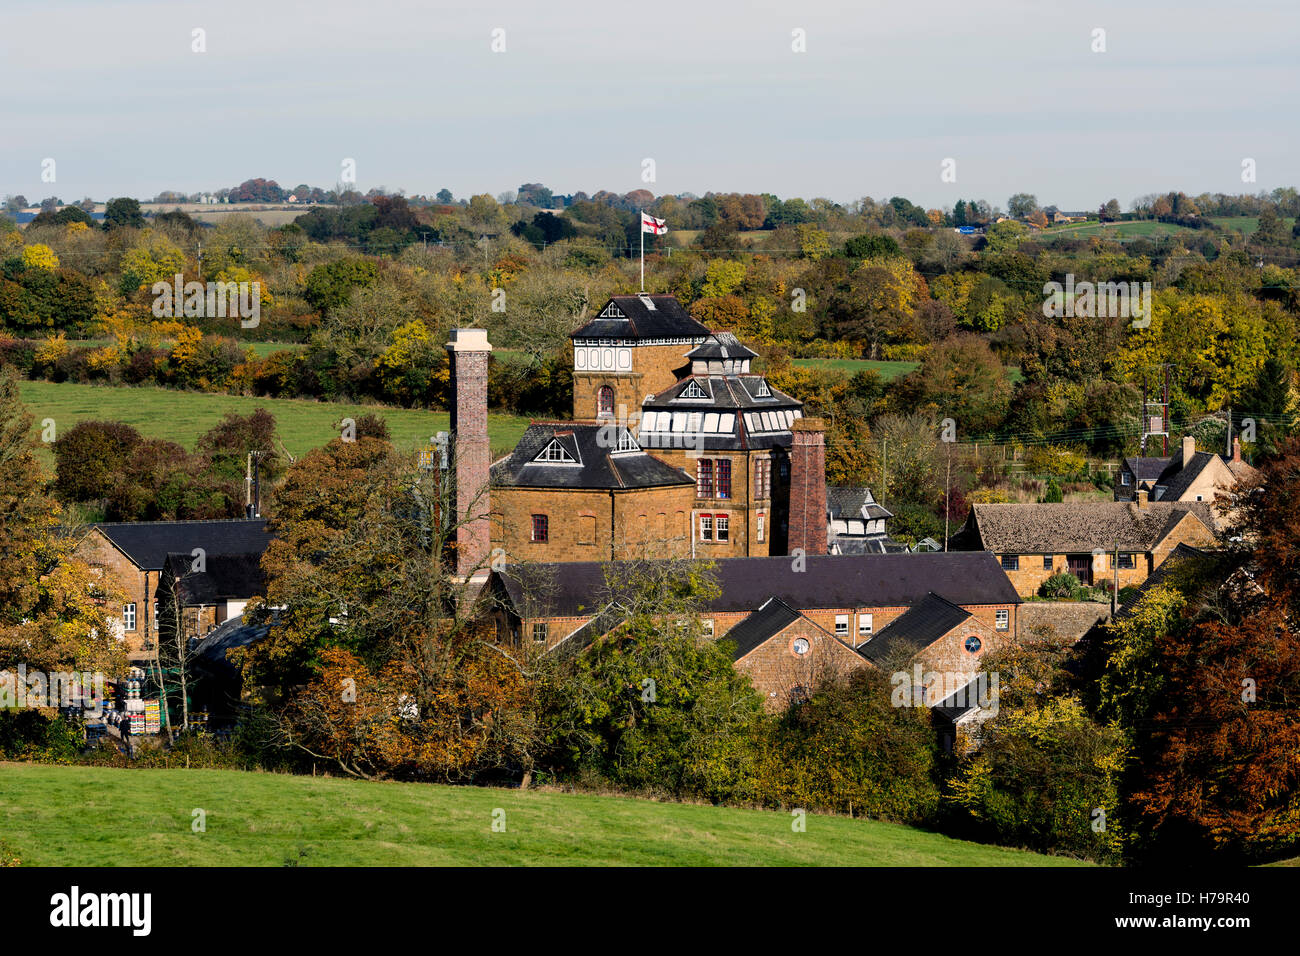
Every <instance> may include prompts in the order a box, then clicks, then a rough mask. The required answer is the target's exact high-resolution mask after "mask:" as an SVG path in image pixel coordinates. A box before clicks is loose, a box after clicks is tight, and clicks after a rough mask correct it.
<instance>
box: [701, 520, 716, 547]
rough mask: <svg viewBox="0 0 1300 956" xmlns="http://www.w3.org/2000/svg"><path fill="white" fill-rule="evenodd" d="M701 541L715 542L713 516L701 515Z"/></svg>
mask: <svg viewBox="0 0 1300 956" xmlns="http://www.w3.org/2000/svg"><path fill="white" fill-rule="evenodd" d="M700 540H701V541H712V540H713V515H700Z"/></svg>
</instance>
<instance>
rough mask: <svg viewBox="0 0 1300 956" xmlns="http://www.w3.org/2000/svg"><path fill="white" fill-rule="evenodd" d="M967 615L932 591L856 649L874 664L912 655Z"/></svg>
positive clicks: (964, 611)
mask: <svg viewBox="0 0 1300 956" xmlns="http://www.w3.org/2000/svg"><path fill="white" fill-rule="evenodd" d="M970 616H971V613H970V612H969V611H967V610H965V609H964V608H961V607H958V606H957V605H956V604H953V603H952V602H951V601H949V600H947V599H946V598H943V597H940V596H939V595H938V594H935V593H934V592H933V591H931V592H929V593H927V594H926V595H925V597H923V598H922V599H921V600H920V601H917V602H916V603H915V604H913V605H912V606H911V607H910V608H908V609H907V610H906V611H904V612H903V613H902V614H900V615H899V616H898V617H896V618H894V619H893V620H892V621H890V622H889V624H888V625H886V626H885V627H884V628H882V629H881V630H880V631H879V633H877V634H876V635H875V636H874V637H873V638H871V640H869V641H867V643H865V644H862V645H860V646H859V647H858V649H857V650H858V653H859V654H861V655H862V656H863V657H865V658H866V659H867V660H869V661H871V662H872V663H873V664H884V663H885V662H886V661H888V660H889V659H890V658H891V657H893V656H894V655H896V654H900V653H901V654H903V655H905V656H906V657H908V658H911V657H913V656H915V655H916V654H917V653H918V652H919V651H923V650H925V649H926V648H927V647H929V646H930V645H931V644H933V643H934V642H935V641H937V640H939V638H941V637H943V636H944V635H945V634H947V633H948V632H949V631H951V630H952V629H953V628H955V627H959V626H961V624H962V623H963V622H964V621H965V620H966V619H967V618H969V617H970Z"/></svg>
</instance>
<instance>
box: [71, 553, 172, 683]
mask: <svg viewBox="0 0 1300 956" xmlns="http://www.w3.org/2000/svg"><path fill="white" fill-rule="evenodd" d="M76 554H77V556H78V557H79V558H81V559H82V560H84V561H85V562H86V563H87V564H89V565H90V566H91V567H92V568H98V569H100V570H101V573H103V575H104V577H105V578H106V579H108V580H111V581H112V582H113V584H115V585H116V587H117V588H118V590H120V591H121V593H122V595H123V598H122V602H121V603H118V604H116V605H115V606H111V607H109V608H108V609H107V610H108V614H109V617H110V618H113V619H115V620H116V621H117V622H118V624H121V622H122V611H123V605H124V604H134V605H135V614H136V623H135V629H134V630H130V631H126V630H124V631H123V632H122V637H123V640H124V641H125V643H126V652H127V654H128V655H129V656H130V657H131V658H132V659H140V658H143V657H146V656H151V655H152V652H149V653H148V654H146V652H145V650H144V644H145V643H146V639H148V642H149V643H153V642H155V641H156V640H157V630H156V628H155V621H154V608H153V601H154V589H155V588H157V586H158V572H157V571H142V570H141V569H140V568H138V567H137V566H136V565H135V564H134V563H133V562H132V561H131V559H130V558H128V557H127V556H126V555H125V554H123V553H122V552H121V551H119V550H118V549H117V548H116V547H115V546H114V545H113V543H112V542H111V541H109V540H108V538H107V537H106V536H105V535H104V533H103V532H101V531H100V530H99V529H98V528H93V529H91V531H90V533H89V534H87V535H86V537H85V538H83V539H82V541H81V543H80V544H79V545H78V546H77V551H76Z"/></svg>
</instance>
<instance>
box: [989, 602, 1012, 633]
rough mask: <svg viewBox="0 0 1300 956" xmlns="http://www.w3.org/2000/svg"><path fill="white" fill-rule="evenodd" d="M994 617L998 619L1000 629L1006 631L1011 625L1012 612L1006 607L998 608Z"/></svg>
mask: <svg viewBox="0 0 1300 956" xmlns="http://www.w3.org/2000/svg"><path fill="white" fill-rule="evenodd" d="M993 616H994V619H995V620H996V621H997V625H998V630H999V631H1005V630H1006V629H1007V628H1009V627H1010V626H1011V612H1010V611H1008V610H1007V609H1006V608H1004V607H1000V608H998V609H997V610H996V611H995V612H994V615H993Z"/></svg>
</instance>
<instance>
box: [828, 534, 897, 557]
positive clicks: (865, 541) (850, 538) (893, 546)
mask: <svg viewBox="0 0 1300 956" xmlns="http://www.w3.org/2000/svg"><path fill="white" fill-rule="evenodd" d="M829 547H831V548H833V549H834V552H835V553H836V554H904V553H906V552H907V550H908V547H907V545H905V544H903V543H902V542H901V541H895V540H894V539H893V538H890V537H889V536H888V535H881V534H877V535H857V534H837V535H835V536H834V537H832V538H831V541H830V545H829Z"/></svg>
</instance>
